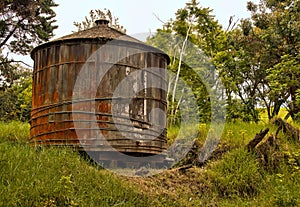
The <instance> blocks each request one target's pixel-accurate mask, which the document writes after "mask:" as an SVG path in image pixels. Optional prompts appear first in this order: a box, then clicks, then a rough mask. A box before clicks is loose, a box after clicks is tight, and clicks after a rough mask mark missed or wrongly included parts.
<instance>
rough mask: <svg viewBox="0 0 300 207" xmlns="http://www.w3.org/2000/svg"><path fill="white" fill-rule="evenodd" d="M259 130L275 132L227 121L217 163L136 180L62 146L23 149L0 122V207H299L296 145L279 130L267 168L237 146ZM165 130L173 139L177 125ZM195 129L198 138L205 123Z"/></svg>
mask: <svg viewBox="0 0 300 207" xmlns="http://www.w3.org/2000/svg"><path fill="white" fill-rule="evenodd" d="M266 127H269V128H270V129H271V131H270V134H271V133H274V132H275V131H276V127H274V126H272V124H268V123H267V124H266V123H258V124H254V123H243V122H236V123H227V124H226V126H225V129H224V132H223V135H222V138H221V140H220V141H221V142H225V143H227V144H229V145H230V146H234V147H232V148H231V150H229V151H226V152H225V154H224V155H223V156H222V159H219V160H214V161H210V162H208V164H207V165H206V166H205V167H204V168H203V169H202V168H194V169H192V170H187V171H183V172H179V171H172V170H171V171H169V172H167V173H166V174H163V175H156V176H154V177H151V178H149V179H148V182H140V181H137V180H136V179H130V178H127V179H124V178H123V177H121V176H118V175H115V174H113V173H111V172H108V171H106V170H104V169H99V168H98V167H97V166H95V165H94V164H92V163H90V162H88V161H86V160H84V158H82V157H80V156H79V155H78V153H77V152H75V151H73V150H71V149H68V148H55V147H47V148H34V147H32V146H30V145H29V144H28V139H29V125H28V124H27V123H25V124H24V123H20V122H11V123H0V174H1V176H0V206H270V207H271V206H272V207H273V206H278V207H279V206H280V207H281V206H300V194H299V192H300V150H299V149H300V143H297V142H296V141H291V140H290V139H289V137H287V136H286V135H285V134H283V133H279V136H278V138H279V142H280V148H279V149H278V150H279V152H280V153H282V156H280V157H279V158H280V160H279V162H277V163H276V164H277V166H275V167H276V168H277V169H276V170H275V171H269V170H267V168H265V167H264V166H262V165H261V162H260V160H259V159H258V158H257V156H256V154H254V153H252V152H248V151H247V150H246V149H245V144H246V143H247V142H248V141H249V140H250V139H252V138H253V137H254V136H255V134H256V133H258V132H259V131H260V130H261V129H264V128H266ZM194 129H195V128H188V127H187V128H186V130H187V131H191V132H193V133H194ZM172 130H173V129H172ZM172 130H171V132H172V133H173V137H176V136H177V135H176V133H177V132H178V128H177V129H174V130H173V131H172ZM176 130H177V131H176ZM197 130H198V134H197V136H198V138H199V139H203V138H205V137H206V135H207V132H208V130H209V126H208V125H204V124H202V125H199V126H198V129H197ZM169 132H170V131H169ZM172 133H171V134H172ZM169 136H170V134H169ZM274 156H275V155H274ZM156 179H157V180H158V181H156ZM179 179H183V180H182V181H179ZM154 181H155V182H156V183H155V184H153V182H154ZM149 186H152V187H151V188H152V189H151V190H149V188H150V187H149ZM150 192H156V193H154V194H153V193H150Z"/></svg>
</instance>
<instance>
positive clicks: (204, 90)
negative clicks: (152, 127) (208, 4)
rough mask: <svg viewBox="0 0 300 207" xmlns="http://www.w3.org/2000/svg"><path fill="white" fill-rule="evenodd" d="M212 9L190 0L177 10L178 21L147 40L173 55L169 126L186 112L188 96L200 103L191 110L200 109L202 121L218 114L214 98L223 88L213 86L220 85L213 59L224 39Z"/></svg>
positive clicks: (170, 80)
mask: <svg viewBox="0 0 300 207" xmlns="http://www.w3.org/2000/svg"><path fill="white" fill-rule="evenodd" d="M211 12H212V10H211V9H209V8H203V7H201V5H200V4H199V3H198V2H197V1H195V0H191V1H189V2H188V3H186V5H185V7H184V8H182V9H178V11H177V12H176V18H175V20H172V19H171V20H169V21H168V22H167V23H165V24H164V26H163V28H162V29H158V30H157V34H155V35H154V36H152V37H149V38H148V40H147V43H149V44H150V45H153V46H155V47H157V48H159V49H161V50H162V51H164V52H166V53H167V54H168V55H169V56H170V57H171V63H170V65H169V67H168V69H169V71H171V72H173V74H174V77H169V79H168V83H169V89H168V90H169V93H168V95H169V99H168V100H169V102H168V104H169V107H168V109H169V111H168V116H169V117H170V119H169V120H170V124H169V125H172V124H178V122H176V120H178V119H180V116H181V114H183V111H182V108H183V107H182V106H183V105H187V106H188V105H189V102H188V100H187V99H184V98H185V97H194V98H195V100H196V105H197V106H193V107H191V108H189V109H188V110H189V112H190V114H195V112H197V113H196V114H198V116H199V118H200V121H201V122H207V121H208V120H210V118H211V117H212V116H217V115H216V114H217V113H215V111H214V110H212V109H211V104H212V100H214V99H216V100H218V98H219V97H218V96H219V95H220V91H217V90H214V89H213V88H217V87H216V85H218V80H217V79H216V70H215V68H214V67H213V65H212V64H210V59H211V58H212V56H213V55H214V54H215V53H216V51H218V49H219V48H220V47H222V46H223V41H224V40H225V39H224V36H223V31H222V29H221V26H220V25H219V24H218V22H217V21H216V20H215V18H214V16H212V14H211ZM179 80H182V81H181V82H180V81H179ZM183 81H184V82H185V83H186V84H183ZM187 88H189V89H191V90H187ZM209 92H210V93H209ZM188 94H189V96H188ZM213 96H216V97H213ZM190 105H192V104H190ZM220 108H221V107H220ZM185 113H188V112H185ZM174 120H175V121H174Z"/></svg>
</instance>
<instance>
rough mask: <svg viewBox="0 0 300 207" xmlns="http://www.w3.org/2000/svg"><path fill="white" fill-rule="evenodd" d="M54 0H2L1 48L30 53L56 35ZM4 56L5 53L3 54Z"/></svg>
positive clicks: (7, 50) (0, 22)
mask: <svg viewBox="0 0 300 207" xmlns="http://www.w3.org/2000/svg"><path fill="white" fill-rule="evenodd" d="M55 6H57V4H55V3H54V2H53V0H14V1H12V0H2V1H1V3H0V16H1V19H0V49H1V51H2V52H4V51H6V52H12V53H18V54H22V55H27V54H28V53H29V52H30V51H31V49H32V48H33V47H34V46H35V45H37V44H41V43H43V42H45V41H48V40H49V39H50V38H51V37H52V36H53V30H54V29H56V28H57V26H56V25H53V24H54V23H55V21H56V20H54V17H55V12H54V11H53V10H52V7H55ZM4 57H5V56H4Z"/></svg>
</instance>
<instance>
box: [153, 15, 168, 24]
mask: <svg viewBox="0 0 300 207" xmlns="http://www.w3.org/2000/svg"><path fill="white" fill-rule="evenodd" d="M152 14H153V15H154V16H155V18H156V19H157V20H158V21H160V22H161V23H163V24H166V22H164V21H163V20H161V18H159V16H158V15H157V14H155V13H154V12H153V13H152Z"/></svg>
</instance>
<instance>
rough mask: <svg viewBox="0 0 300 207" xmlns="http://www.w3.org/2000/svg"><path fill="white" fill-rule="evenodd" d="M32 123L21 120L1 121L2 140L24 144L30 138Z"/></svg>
mask: <svg viewBox="0 0 300 207" xmlns="http://www.w3.org/2000/svg"><path fill="white" fill-rule="evenodd" d="M29 130H30V125H29V124H28V123H24V122H20V121H11V122H0V142H6V141H9V142H12V143H19V144H20V143H21V144H24V143H26V142H28V140H29Z"/></svg>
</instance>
